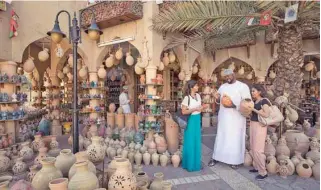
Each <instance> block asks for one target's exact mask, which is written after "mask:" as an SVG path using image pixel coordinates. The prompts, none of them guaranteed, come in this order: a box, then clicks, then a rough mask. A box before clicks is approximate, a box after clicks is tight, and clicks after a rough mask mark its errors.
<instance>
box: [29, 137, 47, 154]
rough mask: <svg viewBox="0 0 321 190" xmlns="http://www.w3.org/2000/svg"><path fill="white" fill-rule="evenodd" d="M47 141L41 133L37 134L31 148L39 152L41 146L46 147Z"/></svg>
mask: <svg viewBox="0 0 321 190" xmlns="http://www.w3.org/2000/svg"><path fill="white" fill-rule="evenodd" d="M44 146H45V143H44V142H43V140H42V137H41V135H35V140H34V141H32V143H31V148H32V149H33V151H34V152H38V151H39V148H41V147H44Z"/></svg>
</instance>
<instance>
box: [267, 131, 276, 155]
mask: <svg viewBox="0 0 321 190" xmlns="http://www.w3.org/2000/svg"><path fill="white" fill-rule="evenodd" d="M275 153H276V150H275V147H274V146H273V144H272V140H271V139H270V136H269V135H267V137H266V140H265V146H264V154H265V155H266V156H268V155H273V156H275Z"/></svg>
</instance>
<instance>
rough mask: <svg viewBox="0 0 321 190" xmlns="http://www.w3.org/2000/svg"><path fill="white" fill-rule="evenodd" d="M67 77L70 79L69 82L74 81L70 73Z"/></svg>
mask: <svg viewBox="0 0 321 190" xmlns="http://www.w3.org/2000/svg"><path fill="white" fill-rule="evenodd" d="M67 77H68V80H69V81H72V79H73V75H72V74H71V73H68V74H67Z"/></svg>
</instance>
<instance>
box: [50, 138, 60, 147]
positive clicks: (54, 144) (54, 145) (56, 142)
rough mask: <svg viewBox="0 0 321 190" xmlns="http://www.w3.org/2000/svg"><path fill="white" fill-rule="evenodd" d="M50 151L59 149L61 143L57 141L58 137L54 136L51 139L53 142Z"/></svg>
mask: <svg viewBox="0 0 321 190" xmlns="http://www.w3.org/2000/svg"><path fill="white" fill-rule="evenodd" d="M49 147H50V149H56V148H59V143H58V141H57V137H56V136H52V137H51V142H50V144H49Z"/></svg>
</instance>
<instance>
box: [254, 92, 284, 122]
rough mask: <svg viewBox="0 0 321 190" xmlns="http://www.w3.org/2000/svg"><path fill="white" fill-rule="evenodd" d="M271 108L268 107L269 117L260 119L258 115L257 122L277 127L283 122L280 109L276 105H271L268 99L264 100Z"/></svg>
mask: <svg viewBox="0 0 321 190" xmlns="http://www.w3.org/2000/svg"><path fill="white" fill-rule="evenodd" d="M265 99H266V100H267V101H268V102H269V103H270V105H271V106H269V109H270V115H269V117H262V116H260V115H258V119H259V122H260V123H261V124H263V125H265V126H268V125H275V126H279V125H280V122H282V121H283V120H284V116H283V114H282V112H281V111H280V109H279V108H278V107H277V106H276V105H272V103H271V102H270V100H269V99H267V98H265Z"/></svg>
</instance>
